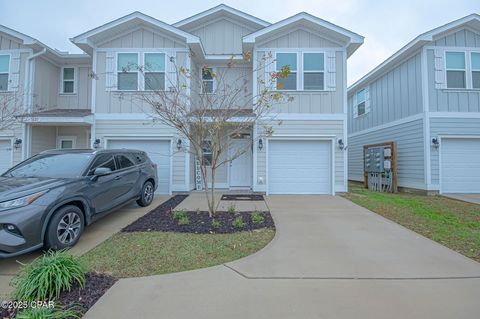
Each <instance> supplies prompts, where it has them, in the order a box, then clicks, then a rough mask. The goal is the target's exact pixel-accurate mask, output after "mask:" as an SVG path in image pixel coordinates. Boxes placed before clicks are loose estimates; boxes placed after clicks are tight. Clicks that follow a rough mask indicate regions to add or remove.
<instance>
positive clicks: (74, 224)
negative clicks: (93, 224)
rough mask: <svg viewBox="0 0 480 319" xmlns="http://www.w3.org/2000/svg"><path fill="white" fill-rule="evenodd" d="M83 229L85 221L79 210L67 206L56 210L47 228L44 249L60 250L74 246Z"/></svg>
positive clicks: (75, 207)
mask: <svg viewBox="0 0 480 319" xmlns="http://www.w3.org/2000/svg"><path fill="white" fill-rule="evenodd" d="M84 227H85V221H84V217H83V213H82V211H81V210H80V208H78V207H77V206H73V205H68V206H64V207H62V208H60V209H58V210H57V211H56V212H55V214H54V215H53V217H52V219H51V220H50V223H49V225H48V227H47V233H46V234H45V246H46V248H47V249H53V250H60V249H64V248H70V247H73V246H75V244H76V243H77V242H78V240H79V239H80V236H81V235H82V233H83V229H84Z"/></svg>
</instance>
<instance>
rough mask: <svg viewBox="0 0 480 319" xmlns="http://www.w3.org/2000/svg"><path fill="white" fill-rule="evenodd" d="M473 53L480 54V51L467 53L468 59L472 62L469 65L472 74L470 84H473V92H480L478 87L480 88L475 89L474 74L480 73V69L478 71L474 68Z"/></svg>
mask: <svg viewBox="0 0 480 319" xmlns="http://www.w3.org/2000/svg"><path fill="white" fill-rule="evenodd" d="M473 53H476V54H480V50H479V51H476V50H470V51H467V55H468V58H469V60H470V63H469V67H470V71H469V74H470V80H471V81H470V84H471V87H472V90H480V87H478V88H474V87H473V72H480V68H478V69H474V68H473V59H472V55H473Z"/></svg>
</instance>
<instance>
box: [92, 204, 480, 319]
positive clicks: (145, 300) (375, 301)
mask: <svg viewBox="0 0 480 319" xmlns="http://www.w3.org/2000/svg"><path fill="white" fill-rule="evenodd" d="M267 204H268V205H269V207H270V209H271V212H272V214H273V216H274V219H275V221H276V224H277V234H276V237H275V239H274V240H273V241H272V242H271V243H270V244H269V245H268V246H267V247H266V248H265V249H263V250H261V251H260V252H258V253H256V254H254V255H251V256H249V257H247V258H244V259H241V260H238V261H235V262H231V263H228V264H225V265H221V266H216V267H211V268H207V269H200V270H195V271H189V272H183V273H175V274H169V275H161V276H151V277H143V278H130V279H123V280H119V281H118V282H117V283H116V284H115V285H114V286H113V287H112V288H111V289H110V290H109V291H108V292H107V293H106V294H105V295H104V296H103V297H102V298H101V299H100V300H99V301H98V302H97V303H96V304H95V306H94V307H93V308H92V309H91V310H90V311H89V312H88V313H87V314H86V316H85V318H159V317H162V318H177V319H180V318H197V319H199V318H269V319H271V318H382V319H383V318H457V319H458V318H476V317H478V313H479V312H480V303H479V302H478V296H480V264H479V263H476V262H474V261H472V260H470V259H468V258H466V257H464V256H462V255H460V254H458V253H456V252H454V251H452V250H450V249H448V248H446V247H443V246H441V245H439V244H437V243H435V242H433V241H430V240H428V239H426V238H424V237H422V236H420V235H418V234H416V233H414V232H411V231H410V230H407V229H405V228H403V227H402V226H399V225H397V224H395V223H393V222H391V221H388V220H386V219H384V218H382V217H380V216H378V215H376V214H374V213H372V212H370V211H368V210H366V209H364V208H361V207H359V206H357V205H355V204H353V203H351V202H350V201H348V200H346V199H343V198H341V197H331V196H272V197H270V198H268V199H267ZM132 292H134V293H132Z"/></svg>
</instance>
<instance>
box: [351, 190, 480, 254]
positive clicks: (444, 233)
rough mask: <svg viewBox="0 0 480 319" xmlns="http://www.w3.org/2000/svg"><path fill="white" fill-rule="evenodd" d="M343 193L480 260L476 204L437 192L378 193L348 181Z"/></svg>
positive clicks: (479, 213)
mask: <svg viewBox="0 0 480 319" xmlns="http://www.w3.org/2000/svg"><path fill="white" fill-rule="evenodd" d="M344 197H346V198H348V199H349V200H351V201H352V202H354V203H356V204H358V205H360V206H363V207H365V208H367V209H369V210H371V211H374V212H375V213H377V214H379V215H382V216H384V217H386V218H388V219H390V220H393V221H395V222H396V223H399V224H400V225H403V226H405V227H407V228H409V229H411V230H413V231H415V232H417V233H419V234H422V235H423V236H425V237H428V238H430V239H432V240H435V241H437V242H439V243H440V244H442V245H445V246H447V247H449V248H451V249H453V250H455V251H457V252H459V253H461V254H463V255H465V256H467V257H470V258H472V259H474V260H476V261H480V205H476V204H470V203H465V202H461V201H457V200H453V199H449V198H446V197H441V196H423V195H415V194H408V193H398V194H390V193H378V192H371V191H369V190H367V189H364V188H363V187H362V186H360V185H358V184H350V192H349V193H347V194H345V195H344Z"/></svg>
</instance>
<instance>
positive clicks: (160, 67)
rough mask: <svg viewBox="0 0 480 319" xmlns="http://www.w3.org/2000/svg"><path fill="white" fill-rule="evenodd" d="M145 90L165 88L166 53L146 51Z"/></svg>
mask: <svg viewBox="0 0 480 319" xmlns="http://www.w3.org/2000/svg"><path fill="white" fill-rule="evenodd" d="M144 58H145V59H144V60H145V63H144V64H145V71H144V72H145V90H165V54H164V53H145V55H144Z"/></svg>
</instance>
